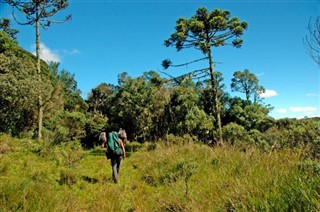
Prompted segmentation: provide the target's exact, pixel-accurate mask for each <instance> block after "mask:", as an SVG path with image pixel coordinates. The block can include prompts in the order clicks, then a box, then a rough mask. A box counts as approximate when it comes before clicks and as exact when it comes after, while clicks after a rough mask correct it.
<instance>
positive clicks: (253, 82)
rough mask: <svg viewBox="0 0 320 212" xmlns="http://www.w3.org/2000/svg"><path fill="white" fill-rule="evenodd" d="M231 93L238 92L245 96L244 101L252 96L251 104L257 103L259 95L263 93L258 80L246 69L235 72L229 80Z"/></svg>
mask: <svg viewBox="0 0 320 212" xmlns="http://www.w3.org/2000/svg"><path fill="white" fill-rule="evenodd" d="M231 89H232V91H238V92H241V93H244V94H245V95H246V100H250V97H251V96H252V95H253V102H254V103H255V102H257V100H258V98H259V94H260V93H263V92H264V91H265V89H264V87H262V86H260V85H259V80H258V78H257V77H256V75H254V74H253V73H251V72H250V71H249V70H248V69H245V70H244V71H243V72H242V71H236V72H234V74H233V78H232V79H231Z"/></svg>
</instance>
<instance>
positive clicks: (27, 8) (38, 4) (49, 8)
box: [4, 0, 71, 140]
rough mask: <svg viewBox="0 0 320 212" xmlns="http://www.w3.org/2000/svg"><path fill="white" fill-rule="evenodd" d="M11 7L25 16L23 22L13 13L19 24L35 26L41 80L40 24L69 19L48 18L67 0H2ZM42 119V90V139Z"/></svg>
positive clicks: (39, 133) (39, 128)
mask: <svg viewBox="0 0 320 212" xmlns="http://www.w3.org/2000/svg"><path fill="white" fill-rule="evenodd" d="M4 2H6V3H8V4H9V5H11V6H12V7H13V8H15V9H17V10H18V11H19V12H21V13H22V14H23V15H24V16H25V18H26V21H25V22H20V21H18V20H17V18H16V16H15V14H14V13H13V17H14V19H15V20H16V21H17V22H18V23H19V24H21V25H35V28H36V57H37V73H38V82H39V83H41V82H42V77H41V66H40V26H41V27H43V28H44V29H47V28H48V27H49V26H50V25H51V23H64V22H66V21H68V20H70V19H71V15H68V16H66V18H65V19H64V20H62V21H56V20H52V19H50V18H51V17H52V16H54V15H55V14H56V13H57V12H59V11H60V10H63V9H66V8H67V7H68V5H69V3H68V0H31V1H22V0H20V1H19V0H4ZM42 119H43V101H42V91H41V89H40V90H39V94H38V139H39V140H41V139H42Z"/></svg>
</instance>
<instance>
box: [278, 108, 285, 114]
mask: <svg viewBox="0 0 320 212" xmlns="http://www.w3.org/2000/svg"><path fill="white" fill-rule="evenodd" d="M277 112H278V113H286V112H287V109H278V110H277Z"/></svg>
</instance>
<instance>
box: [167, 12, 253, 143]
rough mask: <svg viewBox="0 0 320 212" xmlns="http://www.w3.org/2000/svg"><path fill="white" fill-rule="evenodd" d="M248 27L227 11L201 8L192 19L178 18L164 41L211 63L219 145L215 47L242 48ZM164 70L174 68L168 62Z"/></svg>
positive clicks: (209, 68) (219, 122)
mask: <svg viewBox="0 0 320 212" xmlns="http://www.w3.org/2000/svg"><path fill="white" fill-rule="evenodd" d="M247 26H248V24H247V23H246V22H244V21H240V20H239V19H238V18H237V17H231V16H230V12H229V11H227V10H220V9H214V10H212V11H211V12H210V11H208V10H207V8H205V7H201V8H199V9H198V10H197V11H196V14H195V15H194V16H192V17H191V18H189V19H188V18H179V19H178V20H177V23H176V27H175V30H176V31H175V32H174V33H173V34H171V36H170V38H169V39H167V40H165V46H167V47H169V46H174V47H175V48H176V49H177V50H178V51H180V50H182V49H186V48H195V49H197V50H200V51H201V52H202V53H203V54H204V55H205V56H206V57H205V59H207V60H208V68H207V69H203V70H205V71H208V74H209V75H210V80H211V87H212V92H213V95H214V104H215V110H214V111H213V114H215V115H216V119H217V124H218V130H219V133H218V134H219V141H220V142H222V130H221V128H222V127H221V109H220V103H219V99H218V91H217V89H216V88H217V86H216V83H217V82H216V80H215V77H214V61H213V52H212V48H213V47H219V46H226V45H231V46H234V47H236V48H239V47H241V45H242V42H243V40H242V39H241V36H242V35H243V32H244V30H246V29H247ZM163 65H164V67H165V68H167V67H169V66H170V65H171V62H170V61H169V60H166V61H164V62H163Z"/></svg>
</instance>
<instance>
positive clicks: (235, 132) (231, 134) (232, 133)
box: [222, 123, 246, 145]
mask: <svg viewBox="0 0 320 212" xmlns="http://www.w3.org/2000/svg"><path fill="white" fill-rule="evenodd" d="M222 135H223V140H224V141H226V142H227V143H230V144H231V145H237V144H240V143H242V142H243V141H246V130H245V128H244V127H243V126H241V125H238V124H236V123H229V124H227V125H226V126H223V128H222Z"/></svg>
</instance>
